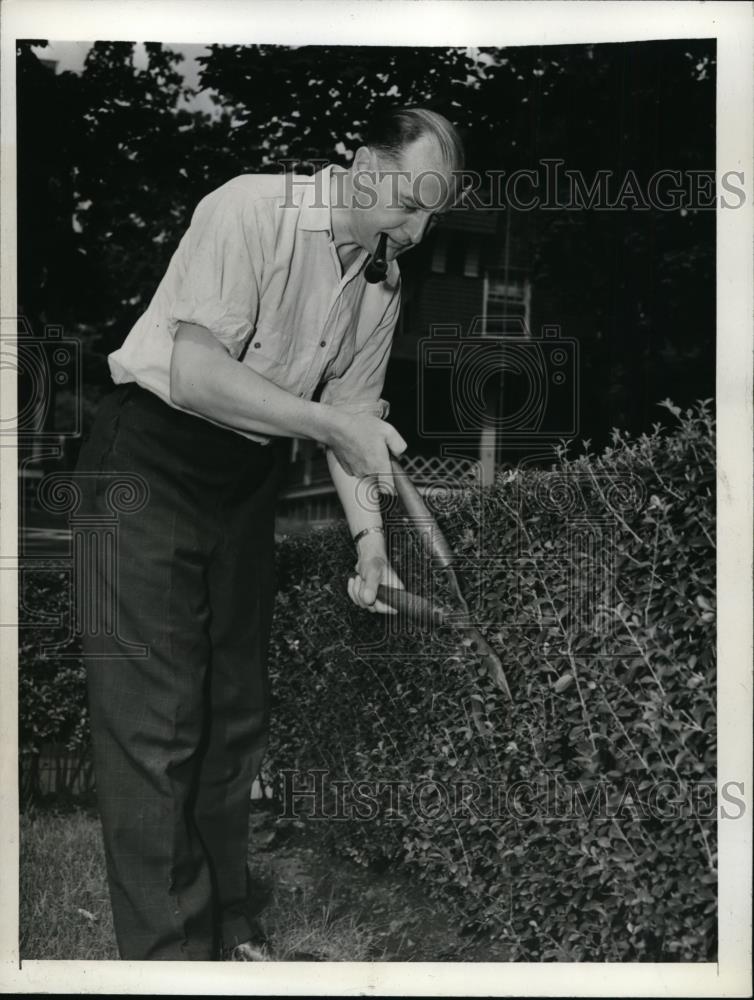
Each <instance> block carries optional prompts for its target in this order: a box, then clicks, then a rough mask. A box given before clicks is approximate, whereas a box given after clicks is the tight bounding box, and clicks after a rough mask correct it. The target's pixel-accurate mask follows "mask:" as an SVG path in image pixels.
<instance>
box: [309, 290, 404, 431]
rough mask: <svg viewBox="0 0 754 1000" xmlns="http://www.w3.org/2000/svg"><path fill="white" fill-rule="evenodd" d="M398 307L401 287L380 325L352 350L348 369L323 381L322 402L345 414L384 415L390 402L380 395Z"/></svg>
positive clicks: (386, 414) (386, 413)
mask: <svg viewBox="0 0 754 1000" xmlns="http://www.w3.org/2000/svg"><path fill="white" fill-rule="evenodd" d="M399 310H400V290H399V289H396V292H395V295H394V296H393V298H392V299H391V300H390V302H389V304H388V306H387V309H386V310H385V314H384V316H383V318H382V320H381V321H380V323H379V325H378V326H377V328H376V329H375V330H374V332H373V333H372V334H370V336H369V337H368V338H367V340H366V342H365V343H364V345H363V346H362V347H361V349H360V350H357V351H356V352H355V354H354V357H353V361H352V362H351V364H350V365H349V366H348V368H347V369H346V370H345V371H344V372H343V374H342V375H338V376H336V377H334V378H331V379H329V380H328V381H327V382H325V384H324V386H323V388H322V394H321V397H320V399H321V402H323V403H327V404H328V405H330V406H335V407H337V408H338V409H340V410H345V412H346V413H353V414H362V413H368V414H372V415H373V416H375V417H379V418H380V419H382V420H385V419H386V418H387V416H388V414H389V412H390V404H389V403H388V401H387V400H386V399H382V398H381V397H382V389H383V386H384V384H385V372H386V371H387V364H388V361H389V360H390V348H391V345H392V343H393V333H394V331H395V324H396V323H397V321H398V312H399Z"/></svg>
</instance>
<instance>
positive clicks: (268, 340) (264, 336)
mask: <svg viewBox="0 0 754 1000" xmlns="http://www.w3.org/2000/svg"><path fill="white" fill-rule="evenodd" d="M290 353H291V341H290V338H289V337H288V335H287V334H286V333H284V332H283V331H282V330H279V329H275V328H274V327H272V326H268V325H267V324H262V323H258V324H257V326H256V329H255V330H254V332H253V333H252V335H251V337H250V339H249V346H248V348H247V350H246V355H245V357H244V361H245V363H246V364H247V365H249V367H250V368H253V369H254V371H256V372H259V374H260V375H267V374H270V375H272V374H277V373H281V372H282V371H284V370H285V369H286V368H287V367H288V364H289V360H290Z"/></svg>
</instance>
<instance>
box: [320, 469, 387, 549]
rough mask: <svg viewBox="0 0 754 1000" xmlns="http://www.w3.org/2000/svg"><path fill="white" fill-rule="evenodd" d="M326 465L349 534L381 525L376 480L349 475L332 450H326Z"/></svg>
mask: <svg viewBox="0 0 754 1000" xmlns="http://www.w3.org/2000/svg"><path fill="white" fill-rule="evenodd" d="M327 465H328V467H329V469H330V476H331V477H332V481H333V485H334V486H335V489H336V491H337V494H338V498H339V500H340V503H341V506H342V507H343V513H344V514H345V515H346V520H347V521H348V527H349V529H350V531H351V535H357V534H358V533H359V532H360V531H363V530H364V528H379V527H382V514H381V512H380V503H379V495H378V493H377V488H376V480H375V479H373V478H372V477H366V478H361V479H360V478H359V477H358V476H349V475H348V473H347V472H346V471H345V469H344V468H343V466H342V465H341V464H340V462H339V461H338V459H337V457H336V456H335V455H334V454H333V452H332V451H330V450H329V449H328V451H327ZM372 540H373V541H376V539H372Z"/></svg>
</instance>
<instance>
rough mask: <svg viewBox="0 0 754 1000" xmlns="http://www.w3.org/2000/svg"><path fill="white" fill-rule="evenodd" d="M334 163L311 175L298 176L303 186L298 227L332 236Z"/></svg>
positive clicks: (297, 180)
mask: <svg viewBox="0 0 754 1000" xmlns="http://www.w3.org/2000/svg"><path fill="white" fill-rule="evenodd" d="M331 175H332V164H328V166H326V167H324V169H322V170H320V171H319V172H318V173H316V174H314V175H313V176H311V177H297V178H296V183H297V184H300V185H301V186H302V188H303V193H302V196H301V211H300V212H299V217H298V228H299V229H309V230H314V231H325V232H328V233H330V235H331V236H332V216H331V206H330V177H331Z"/></svg>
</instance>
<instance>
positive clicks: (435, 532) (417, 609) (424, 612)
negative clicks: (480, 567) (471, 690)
mask: <svg viewBox="0 0 754 1000" xmlns="http://www.w3.org/2000/svg"><path fill="white" fill-rule="evenodd" d="M391 465H392V472H393V480H394V482H395V488H396V492H397V494H398V497H399V498H400V501H401V503H402V504H403V507H404V509H405V511H406V514H407V516H408V521H409V524H410V525H411V527H412V528H413V529H414V531H415V532H416V533H417V534H418V537H419V543H420V547H421V551H422V554H423V556H424V558H425V559H427V560H428V561H429V563H430V565H433V566H435V567H437V568H438V569H439V570H440V572H441V573H442V574H443V576H444V577H445V579H446V580H447V582H448V584H449V586H450V590H451V593H452V595H453V598H454V601H455V603H456V604H457V607H456V608H452V607H451V608H445V607H440V606H438V605H436V604H433V603H432V602H431V601H428V600H426V598H424V597H420V596H419V595H418V594H413V593H410V592H409V591H407V590H400V589H398V588H397V587H388V586H385V584H382V583H381V584H380V585H379V587H378V588H377V598H378V599H379V600H380V601H382V602H383V603H384V604H387V605H388V606H389V607H391V608H393V609H394V610H395V611H397V613H398V615H399V616H401V617H403V618H404V619H408V620H410V621H412V622H414V623H415V624H416V625H418V626H419V627H420V628H424V629H427V628H431V627H432V626H436V627H442V626H449V627H453V628H457V629H460V630H461V631H463V632H465V633H466V635H467V637H468V640H469V641H468V648H469V649H470V650H471V652H472V653H474V654H477V655H478V656H479V657H480V659H481V663H482V665H483V666H484V667H485V669H486V671H487V675H488V676H489V677H490V679H491V680H492V681H493V683H494V684H496V686H497V687H498V688H500V689H501V690H502V691H504V692H505V694H506V696H507V697H508V699H509V700H510V701H513V696H512V694H511V690H510V687H509V686H508V681H507V679H506V677H505V671H504V670H503V665H502V663H501V662H500V658H499V657H498V655H497V653H495V651H494V650H493V649H492V647H491V646H490V644H489V643H488V642H487V640H486V639H485V638H484V636H483V635H482V633H481V632H480V631H479V629H478V628H477V626H476V625H474V623H473V622H472V621H471V616H470V614H469V606H468V602H467V600H466V598H465V596H464V594H463V589H462V587H461V583H460V580H459V575H460V574H459V573H458V572H457V571H456V568H455V565H454V564H455V556H454V554H453V551H452V549H451V548H450V545H449V544H448V542H447V540H446V538H445V536H444V535H443V533H442V531H441V530H440V527H439V526H438V524H437V522H436V521H435V519H434V517H433V516H432V514H431V513H430V510H429V508H428V507H427V505H426V504H425V503H424V500H423V499H422V497H421V494H420V493H419V491H418V490H417V488H416V487H415V486H414V484H413V483H412V482H411V479H410V478H409V476H408V474H407V473H406V471H405V469H403V467H402V466H401V464H400V463H399V462H398V461H397V459H395V458H391Z"/></svg>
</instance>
